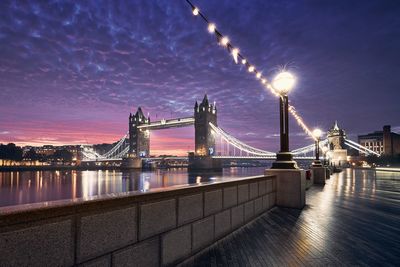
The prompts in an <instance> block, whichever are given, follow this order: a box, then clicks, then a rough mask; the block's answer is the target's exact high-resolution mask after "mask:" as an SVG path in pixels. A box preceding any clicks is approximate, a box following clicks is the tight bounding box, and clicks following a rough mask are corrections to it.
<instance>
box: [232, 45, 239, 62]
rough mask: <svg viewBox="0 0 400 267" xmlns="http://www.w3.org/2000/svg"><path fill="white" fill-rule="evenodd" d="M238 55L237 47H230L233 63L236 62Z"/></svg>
mask: <svg viewBox="0 0 400 267" xmlns="http://www.w3.org/2000/svg"><path fill="white" fill-rule="evenodd" d="M238 55H239V49H237V48H233V49H232V56H233V60H235V63H236V64H237V63H238Z"/></svg>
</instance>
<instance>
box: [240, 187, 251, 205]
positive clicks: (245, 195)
mask: <svg viewBox="0 0 400 267" xmlns="http://www.w3.org/2000/svg"><path fill="white" fill-rule="evenodd" d="M248 200H249V185H248V184H242V185H239V186H238V203H239V204H241V203H244V202H246V201H248Z"/></svg>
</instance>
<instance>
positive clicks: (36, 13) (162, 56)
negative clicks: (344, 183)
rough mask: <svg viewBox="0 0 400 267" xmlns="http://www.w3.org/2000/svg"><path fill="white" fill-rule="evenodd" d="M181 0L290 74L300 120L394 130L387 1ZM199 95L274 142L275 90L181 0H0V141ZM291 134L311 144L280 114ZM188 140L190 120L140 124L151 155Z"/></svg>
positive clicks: (113, 119) (84, 133)
mask: <svg viewBox="0 0 400 267" xmlns="http://www.w3.org/2000/svg"><path fill="white" fill-rule="evenodd" d="M192 2H193V3H194V4H195V5H196V6H197V7H198V8H199V9H200V10H201V12H202V13H204V14H205V15H206V16H207V17H208V19H209V20H210V21H212V22H214V23H215V24H216V25H217V29H218V30H219V31H220V32H221V33H222V34H224V35H226V36H228V37H229V39H230V40H231V43H232V44H233V45H234V46H235V47H238V48H239V49H240V52H241V54H243V55H244V56H245V57H246V58H247V59H248V60H249V62H251V63H252V64H254V65H255V66H256V68H257V69H258V70H260V71H262V73H263V75H264V76H266V77H268V78H269V79H272V78H273V77H274V75H276V73H277V72H278V71H279V70H281V69H282V68H286V69H287V70H289V71H291V72H292V73H293V74H294V75H295V76H296V86H295V88H294V89H293V90H292V92H290V95H289V99H290V103H291V104H292V105H293V106H294V107H295V108H296V110H297V111H298V113H299V114H300V115H301V116H302V118H303V120H304V122H305V123H306V124H307V125H308V126H309V127H310V128H311V129H313V128H316V127H319V128H321V129H322V130H324V131H327V130H328V129H329V128H330V127H331V126H332V125H333V123H334V121H335V120H338V123H339V126H340V127H342V128H344V129H345V130H346V132H347V134H348V136H349V137H350V138H351V139H353V140H356V138H357V135H358V134H364V133H368V132H371V131H376V130H381V129H382V126H383V125H385V124H390V125H392V129H393V130H394V131H400V116H399V114H400V104H399V100H400V90H399V89H400V75H399V74H400V64H399V60H400V49H399V47H400V16H399V15H398V14H400V4H399V2H398V1H396V0H392V1H391V0H369V1H363V0H352V1H347V0H338V1H333V0H326V1H319V0H315V1H312V0H310V1H306V0H304V1H301V0H296V1H294V0H293V1H287V0H281V1H272V0H271V1H267V0H259V1H256V0H254V1H240V0H221V1H211V0H208V1H206V0H192ZM205 93H207V94H208V96H209V99H210V101H216V103H217V108H218V125H219V126H220V127H221V128H223V129H224V130H226V131H227V132H229V133H230V134H232V135H233V136H235V137H236V138H238V139H240V140H241V141H244V142H245V143H248V144H249V145H252V146H255V147H257V148H260V149H265V150H269V151H277V150H278V147H279V138H278V133H279V114H278V100H277V98H276V97H274V96H273V95H272V94H271V93H270V92H269V91H268V90H266V89H265V88H264V87H263V86H262V85H261V84H260V82H259V81H258V80H257V79H255V77H254V75H250V74H249V73H248V71H247V70H246V69H245V68H244V67H243V66H242V65H241V64H235V62H234V60H233V59H232V57H231V56H230V54H229V53H228V52H227V50H226V49H224V48H223V47H221V46H220V45H218V42H217V40H216V38H215V36H213V35H211V34H209V33H208V32H207V25H206V24H205V23H204V22H203V21H202V20H201V19H200V18H199V17H195V16H193V14H192V12H191V8H190V6H189V5H188V4H187V3H186V1H185V0H174V1H166V0H159V1H147V0H134V1H111V0H110V1H99V0H96V1H33V0H32V1H7V0H3V1H0V143H8V142H14V143H16V144H19V145H27V144H31V145H42V144H55V145H59V144H93V143H111V142H115V141H117V140H118V139H119V138H120V137H121V136H123V135H124V134H125V133H126V131H127V130H128V116H129V113H130V112H135V111H136V109H137V107H138V106H141V107H142V109H143V111H144V112H145V113H149V114H150V117H151V119H152V120H159V119H162V118H166V119H168V118H175V117H187V116H191V115H193V106H194V102H195V101H196V100H201V99H202V98H203V96H204V94H205ZM290 135H291V137H290V141H291V144H290V147H291V149H295V148H297V147H301V146H304V145H308V144H310V143H311V140H310V139H309V138H308V137H307V136H306V135H305V134H304V132H303V130H302V129H301V128H300V127H299V126H298V125H297V124H296V122H295V121H294V119H293V118H291V122H290ZM193 147H194V129H193V127H187V128H176V129H168V130H160V131H153V132H152V133H151V149H152V151H153V154H163V153H166V152H173V153H175V154H185V153H186V152H187V151H190V150H193Z"/></svg>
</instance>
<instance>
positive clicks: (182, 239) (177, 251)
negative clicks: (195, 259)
mask: <svg viewBox="0 0 400 267" xmlns="http://www.w3.org/2000/svg"><path fill="white" fill-rule="evenodd" d="M161 242H162V243H161V253H162V264H163V265H170V264H173V263H175V262H176V261H177V260H180V259H183V258H184V257H186V256H189V254H190V252H191V225H185V226H182V227H180V228H178V229H175V230H172V231H170V232H168V233H166V234H164V235H163V236H162V241H161Z"/></svg>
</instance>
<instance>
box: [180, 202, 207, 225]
mask: <svg viewBox="0 0 400 267" xmlns="http://www.w3.org/2000/svg"><path fill="white" fill-rule="evenodd" d="M178 206H179V207H178V224H179V225H182V224H186V223H189V222H193V221H195V220H198V219H201V218H202V217H203V194H195V195H190V196H183V197H179V201H178Z"/></svg>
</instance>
